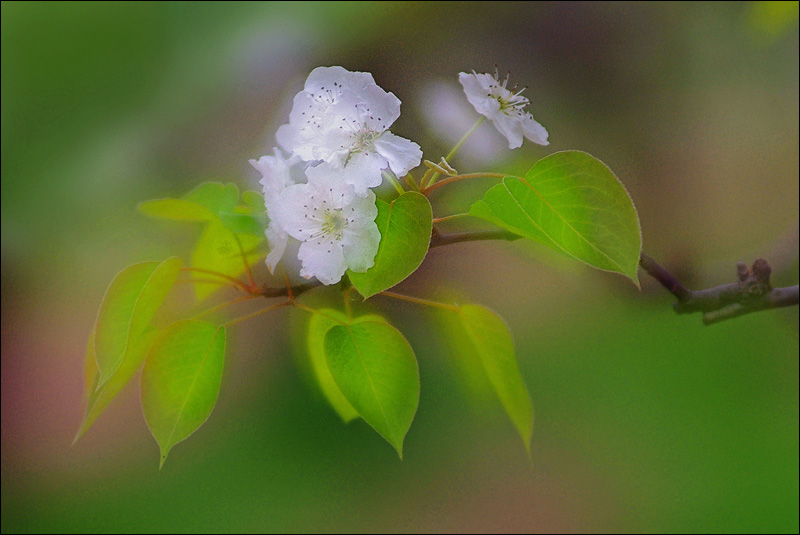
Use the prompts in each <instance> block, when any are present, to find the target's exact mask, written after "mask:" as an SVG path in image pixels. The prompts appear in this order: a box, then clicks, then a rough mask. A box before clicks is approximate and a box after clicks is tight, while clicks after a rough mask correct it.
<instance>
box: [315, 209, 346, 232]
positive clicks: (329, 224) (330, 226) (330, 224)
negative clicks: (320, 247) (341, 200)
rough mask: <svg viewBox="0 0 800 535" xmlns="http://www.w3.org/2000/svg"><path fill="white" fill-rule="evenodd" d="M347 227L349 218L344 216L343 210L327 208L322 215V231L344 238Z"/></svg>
mask: <svg viewBox="0 0 800 535" xmlns="http://www.w3.org/2000/svg"><path fill="white" fill-rule="evenodd" d="M345 227H347V219H346V218H345V217H344V216H342V211H341V210H327V211H326V212H325V214H324V215H323V216H322V228H321V230H322V232H323V233H324V234H325V235H327V236H333V237H335V238H336V239H341V238H342V232H343V231H344V229H345Z"/></svg>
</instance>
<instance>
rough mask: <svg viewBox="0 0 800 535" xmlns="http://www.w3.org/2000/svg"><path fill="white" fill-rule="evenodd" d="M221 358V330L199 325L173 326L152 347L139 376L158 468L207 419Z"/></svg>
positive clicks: (190, 322) (189, 322) (183, 323)
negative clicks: (157, 451)
mask: <svg viewBox="0 0 800 535" xmlns="http://www.w3.org/2000/svg"><path fill="white" fill-rule="evenodd" d="M224 357H225V327H222V326H217V325H214V324H211V323H206V322H202V321H194V320H187V321H181V322H178V323H174V324H172V325H170V326H169V327H167V328H166V329H164V332H163V333H162V334H161V336H159V337H158V339H157V340H156V341H155V342H154V343H153V346H152V348H151V349H150V352H149V353H148V355H147V361H146V362H145V366H144V371H143V372H142V408H143V409H144V416H145V419H146V420H147V426H148V427H149V428H150V432H151V433H152V434H153V437H154V438H155V439H156V442H158V445H159V447H160V448H161V466H163V464H164V461H165V460H166V458H167V455H168V454H169V451H170V450H171V449H172V447H173V446H174V445H175V444H177V443H178V442H180V441H182V440H184V439H186V438H187V437H188V436H189V435H191V434H192V433H194V432H195V431H196V430H197V428H198V427H200V426H201V425H202V424H203V422H205V421H206V419H207V418H208V416H209V414H211V410H212V409H213V408H214V404H215V403H216V402H217V395H218V394H219V388H220V382H221V380H222V366H223V361H224Z"/></svg>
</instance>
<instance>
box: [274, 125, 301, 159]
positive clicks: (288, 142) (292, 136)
mask: <svg viewBox="0 0 800 535" xmlns="http://www.w3.org/2000/svg"><path fill="white" fill-rule="evenodd" d="M296 137H297V132H296V131H295V128H294V127H293V126H292V125H291V124H283V125H281V126H279V127H278V131H277V132H275V139H277V140H278V145H280V146H281V148H282V149H283V150H285V151H286V152H288V153H289V154H294V146H295V144H296V143H297V139H296Z"/></svg>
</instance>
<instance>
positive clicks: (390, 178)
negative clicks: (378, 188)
mask: <svg viewBox="0 0 800 535" xmlns="http://www.w3.org/2000/svg"><path fill="white" fill-rule="evenodd" d="M381 174H382V175H383V176H384V177H385V178H386V180H388V181H389V183H390V184H391V185H392V186H394V189H396V190H397V193H399V194H400V195H402V194H403V193H405V192H406V191H405V190H404V189H403V186H401V185H400V182H399V181H398V180H397V177H395V176H394V173H392V172H391V171H389V172H387V171H383V172H382V173H381Z"/></svg>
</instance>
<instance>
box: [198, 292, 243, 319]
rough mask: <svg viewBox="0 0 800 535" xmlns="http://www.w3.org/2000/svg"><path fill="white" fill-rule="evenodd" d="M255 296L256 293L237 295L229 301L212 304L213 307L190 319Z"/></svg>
mask: <svg viewBox="0 0 800 535" xmlns="http://www.w3.org/2000/svg"><path fill="white" fill-rule="evenodd" d="M256 297H258V296H257V295H242V296H239V297H237V298H236V299H231V300H230V301H225V302H224V303H220V304H219V305H216V306H213V307H211V308H209V309H208V310H205V311H203V312H201V313H199V314H198V315H196V316H194V317H193V318H191V319H193V320H196V319H199V318H202V317H203V316H207V315H208V314H211V313H213V312H216V311H217V310H221V309H223V308H225V307H228V306H230V305H235V304H236V303H241V302H242V301H247V300H249V299H255V298H256Z"/></svg>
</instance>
